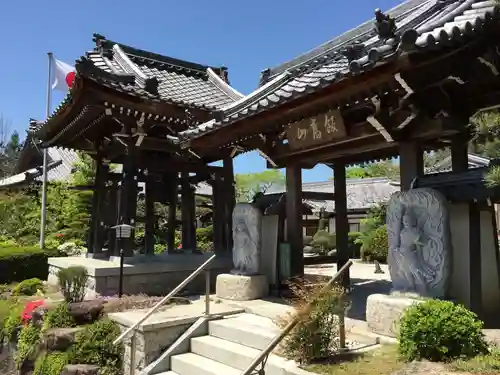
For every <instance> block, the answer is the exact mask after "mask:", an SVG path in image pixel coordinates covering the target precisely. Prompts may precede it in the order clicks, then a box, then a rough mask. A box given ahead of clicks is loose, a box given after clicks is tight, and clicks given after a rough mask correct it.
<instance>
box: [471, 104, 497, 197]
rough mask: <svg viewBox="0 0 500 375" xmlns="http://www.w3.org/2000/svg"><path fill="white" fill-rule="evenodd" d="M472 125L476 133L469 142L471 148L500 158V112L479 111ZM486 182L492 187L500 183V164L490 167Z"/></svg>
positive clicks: (488, 155)
mask: <svg viewBox="0 0 500 375" xmlns="http://www.w3.org/2000/svg"><path fill="white" fill-rule="evenodd" d="M471 125H472V127H473V129H474V131H475V135H474V137H473V138H472V140H471V142H470V143H469V150H470V151H471V152H474V153H476V154H479V155H481V156H485V157H488V158H500V138H499V137H500V112H499V111H498V110H492V111H486V112H479V113H478V114H476V115H475V116H473V117H472V118H471ZM486 184H487V185H488V186H491V187H493V186H498V185H500V166H493V167H492V168H490V171H489V173H488V174H487V175H486Z"/></svg>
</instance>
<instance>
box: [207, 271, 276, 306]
mask: <svg viewBox="0 0 500 375" xmlns="http://www.w3.org/2000/svg"><path fill="white" fill-rule="evenodd" d="M215 293H216V295H217V297H219V298H223V299H230V300H233V301H250V300H254V299H259V298H262V297H265V296H267V295H268V294H269V281H268V280H267V277H266V276H265V275H255V276H240V275H231V274H221V275H219V276H217V282H216V287H215Z"/></svg>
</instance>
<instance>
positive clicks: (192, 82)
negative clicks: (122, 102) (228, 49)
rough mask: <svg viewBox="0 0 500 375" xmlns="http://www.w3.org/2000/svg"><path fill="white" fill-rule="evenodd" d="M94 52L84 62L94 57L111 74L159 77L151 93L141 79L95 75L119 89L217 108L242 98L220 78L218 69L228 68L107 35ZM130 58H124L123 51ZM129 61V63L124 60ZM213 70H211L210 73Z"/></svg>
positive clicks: (99, 65) (99, 67) (92, 59)
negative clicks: (131, 44)
mask: <svg viewBox="0 0 500 375" xmlns="http://www.w3.org/2000/svg"><path fill="white" fill-rule="evenodd" d="M95 40H96V45H97V47H96V48H95V50H94V51H91V52H89V53H87V55H86V57H85V58H83V59H82V60H81V61H85V60H90V61H91V62H92V63H93V65H94V67H96V68H98V69H99V70H102V71H103V72H105V73H108V77H109V75H111V76H112V75H135V76H136V77H139V78H140V79H144V78H146V79H157V80H158V88H157V93H156V92H149V91H148V90H146V89H144V88H143V87H141V84H140V82H138V81H140V79H139V80H138V79H136V80H135V81H134V82H132V83H128V82H127V83H123V82H112V80H110V79H106V78H104V77H105V76H102V77H99V76H98V75H93V78H95V79H96V80H98V81H100V82H101V83H104V84H107V85H110V86H112V87H113V88H115V89H118V90H121V91H125V92H130V93H132V94H134V95H139V96H142V97H145V98H148V99H152V98H156V99H160V100H163V101H168V102H174V103H184V104H188V105H195V106H200V107H206V108H211V109H216V108H219V107H222V106H224V105H227V104H230V103H232V102H234V101H235V100H237V99H240V98H241V97H242V95H241V94H239V93H238V92H236V91H235V90H234V89H232V88H231V87H230V86H229V84H228V83H226V82H224V81H223V80H222V79H217V78H216V77H214V76H216V74H214V72H223V71H224V68H211V67H209V66H205V65H200V64H195V63H190V62H186V61H181V60H177V59H173V58H169V57H166V56H160V55H157V54H153V53H150V52H146V51H142V50H138V49H136V48H133V47H129V46H126V45H123V44H118V43H115V42H113V41H110V40H106V39H104V37H101V36H96V37H95ZM122 53H123V54H125V55H126V57H127V58H128V60H123V59H122V55H121V54H122ZM124 61H125V62H124ZM209 70H211V72H209Z"/></svg>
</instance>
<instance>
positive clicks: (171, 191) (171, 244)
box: [165, 172, 179, 253]
mask: <svg viewBox="0 0 500 375" xmlns="http://www.w3.org/2000/svg"><path fill="white" fill-rule="evenodd" d="M178 179H179V173H178V172H172V173H168V175H165V181H166V183H167V184H168V185H167V187H166V188H167V204H168V228H167V248H168V252H169V253H175V252H176V251H177V249H176V248H175V229H176V225H177V220H176V211H177V210H176V208H177V199H178V193H177V184H178Z"/></svg>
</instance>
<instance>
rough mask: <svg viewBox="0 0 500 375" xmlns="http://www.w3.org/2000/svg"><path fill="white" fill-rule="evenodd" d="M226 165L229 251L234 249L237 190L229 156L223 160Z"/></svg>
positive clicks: (227, 243) (226, 226) (227, 244)
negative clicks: (234, 216)
mask: <svg viewBox="0 0 500 375" xmlns="http://www.w3.org/2000/svg"><path fill="white" fill-rule="evenodd" d="M223 167H224V187H225V190H226V193H225V200H224V203H225V205H226V207H225V223H226V225H225V232H226V248H227V251H228V252H231V251H232V249H233V210H234V206H235V204H236V190H235V181H234V168H233V159H232V158H231V157H230V156H228V157H226V158H224V160H223Z"/></svg>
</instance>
